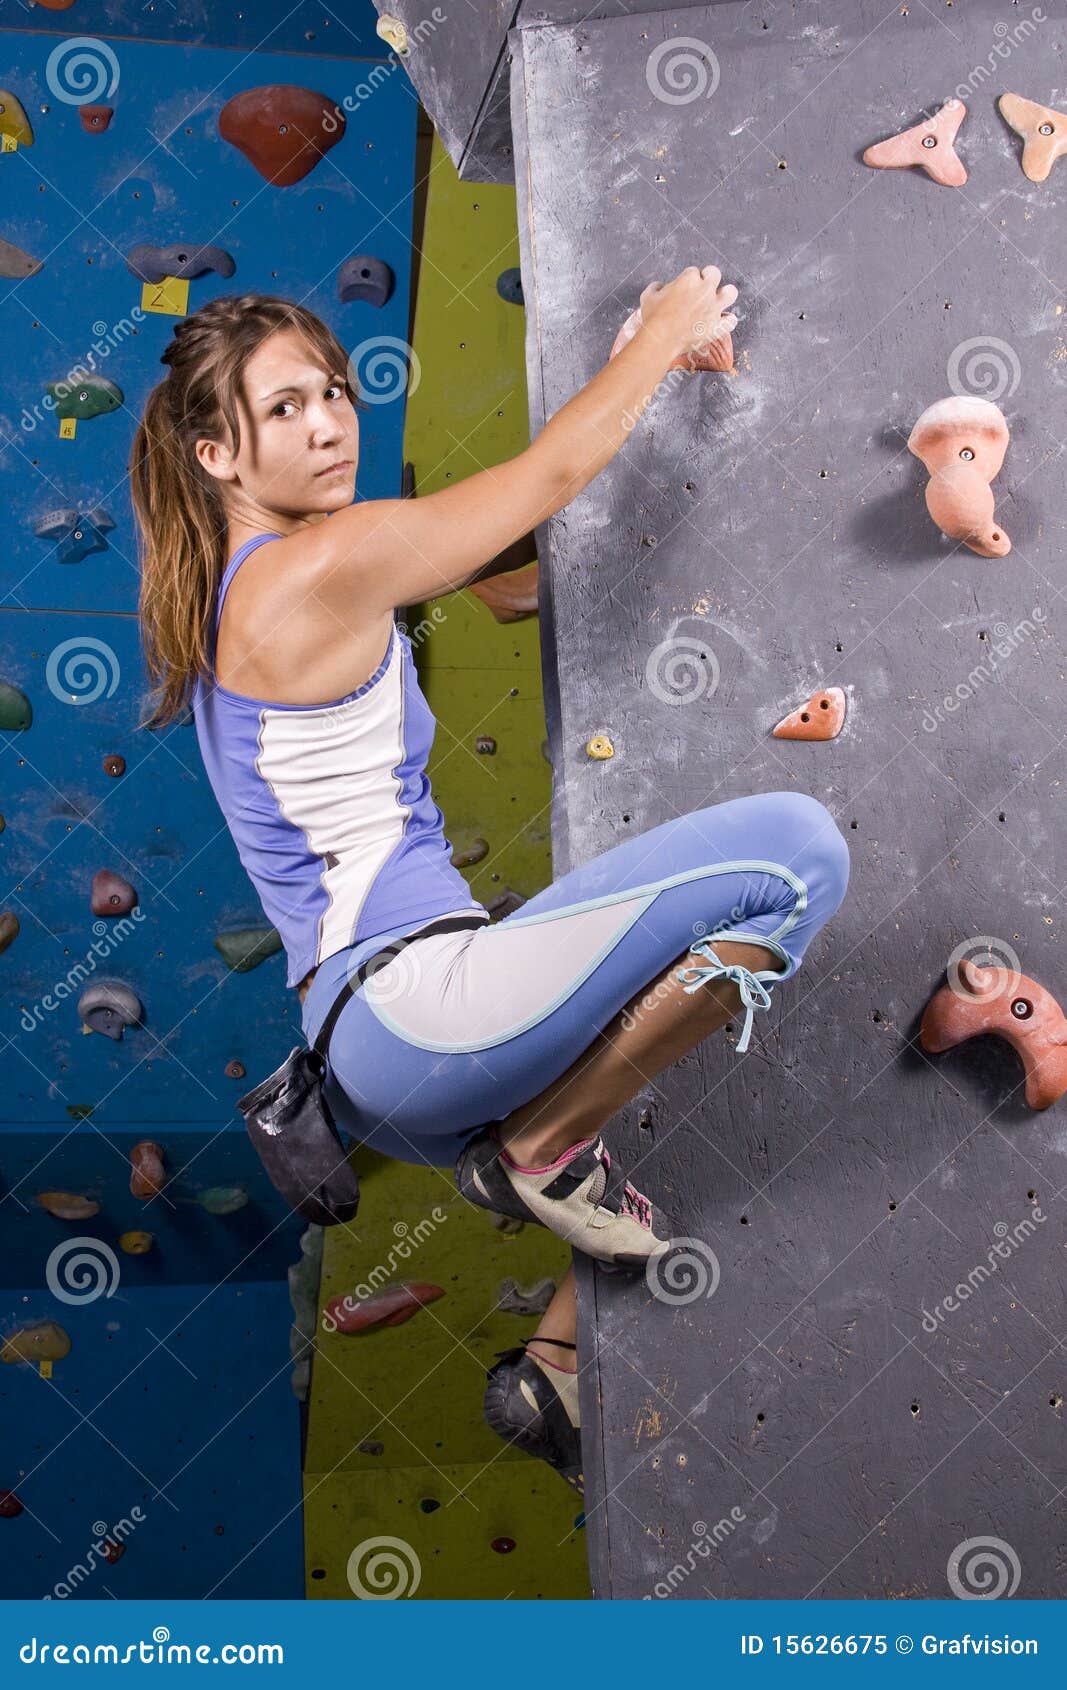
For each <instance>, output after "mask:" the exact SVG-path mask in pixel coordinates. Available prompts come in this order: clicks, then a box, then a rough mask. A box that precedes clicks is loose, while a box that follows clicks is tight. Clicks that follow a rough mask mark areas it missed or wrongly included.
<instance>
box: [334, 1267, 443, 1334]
mask: <svg viewBox="0 0 1067 1690" xmlns="http://www.w3.org/2000/svg"><path fill="white" fill-rule="evenodd" d="M443 1296H444V1292H443V1291H442V1289H441V1287H440V1286H439V1285H424V1284H421V1283H415V1282H413V1281H412V1280H409V1279H405V1280H404V1281H403V1282H402V1283H401V1284H400V1285H391V1286H389V1287H388V1289H387V1290H384V1291H375V1292H373V1293H372V1295H371V1296H369V1297H352V1296H344V1297H331V1298H330V1301H329V1302H328V1303H327V1304H326V1307H325V1308H324V1310H323V1324H324V1325H325V1326H326V1329H327V1331H328V1332H343V1333H345V1335H346V1336H347V1337H352V1338H362V1337H363V1335H364V1334H365V1333H367V1332H377V1331H379V1330H380V1329H381V1328H382V1327H385V1326H403V1325H404V1323H405V1321H408V1320H413V1319H414V1317H415V1316H416V1315H417V1314H418V1312H419V1310H420V1309H422V1308H425V1307H426V1305H427V1303H436V1302H437V1300H438V1298H439V1297H443Z"/></svg>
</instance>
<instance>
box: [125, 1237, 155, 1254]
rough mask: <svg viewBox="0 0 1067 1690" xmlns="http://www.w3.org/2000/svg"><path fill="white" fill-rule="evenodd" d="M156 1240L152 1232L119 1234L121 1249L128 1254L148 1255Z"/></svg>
mask: <svg viewBox="0 0 1067 1690" xmlns="http://www.w3.org/2000/svg"><path fill="white" fill-rule="evenodd" d="M154 1242H155V1240H154V1239H153V1237H152V1234H151V1233H150V1232H124V1233H121V1234H120V1236H119V1249H120V1250H125V1252H126V1254H127V1255H128V1256H147V1254H148V1252H149V1250H150V1249H151V1248H152V1245H153V1243H154Z"/></svg>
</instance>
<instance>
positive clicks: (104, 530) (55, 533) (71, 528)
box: [32, 505, 115, 563]
mask: <svg viewBox="0 0 1067 1690" xmlns="http://www.w3.org/2000/svg"><path fill="white" fill-rule="evenodd" d="M32 526H33V532H34V533H35V534H36V536H37V538H38V539H39V540H52V541H54V542H55V545H54V551H55V558H56V562H57V563H81V561H82V559H83V558H86V557H89V556H90V554H91V553H92V552H106V551H107V541H106V540H105V538H104V535H105V534H110V532H111V530H112V529H113V528H114V526H115V524H114V523H113V522H112V520H111V518H110V517H109V516H108V514H107V511H105V510H102V509H101V508H100V506H99V505H97V506H96V507H95V508H94V509H93V510H91V511H86V512H85V513H84V514H83V513H82V512H81V511H79V510H78V508H77V507H76V506H75V505H64V506H62V507H61V508H60V509H59V510H54V511H45V513H44V515H43V516H38V517H35V518H34V520H33V524H32Z"/></svg>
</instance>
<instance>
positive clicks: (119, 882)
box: [89, 868, 138, 915]
mask: <svg viewBox="0 0 1067 1690" xmlns="http://www.w3.org/2000/svg"><path fill="white" fill-rule="evenodd" d="M137 903H138V898H137V892H136V890H135V888H134V887H132V886H131V885H130V883H129V881H128V880H123V878H122V876H121V874H113V873H112V871H111V870H110V869H109V868H102V869H101V870H100V871H99V873H98V874H94V875H93V886H92V891H91V892H90V894H89V907H90V909H91V910H92V912H93V914H94V915H129V913H130V911H131V910H133V909H136V908H137Z"/></svg>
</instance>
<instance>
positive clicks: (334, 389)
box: [326, 381, 344, 398]
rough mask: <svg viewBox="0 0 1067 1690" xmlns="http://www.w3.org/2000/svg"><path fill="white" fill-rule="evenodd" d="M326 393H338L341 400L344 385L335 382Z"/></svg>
mask: <svg viewBox="0 0 1067 1690" xmlns="http://www.w3.org/2000/svg"><path fill="white" fill-rule="evenodd" d="M326 391H327V393H336V394H337V396H338V398H340V397H341V395H342V394H343V393H344V387H343V386H342V384H341V383H340V382H339V381H333V382H331V383H330V385H329V387H328V388H327V389H326Z"/></svg>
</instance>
